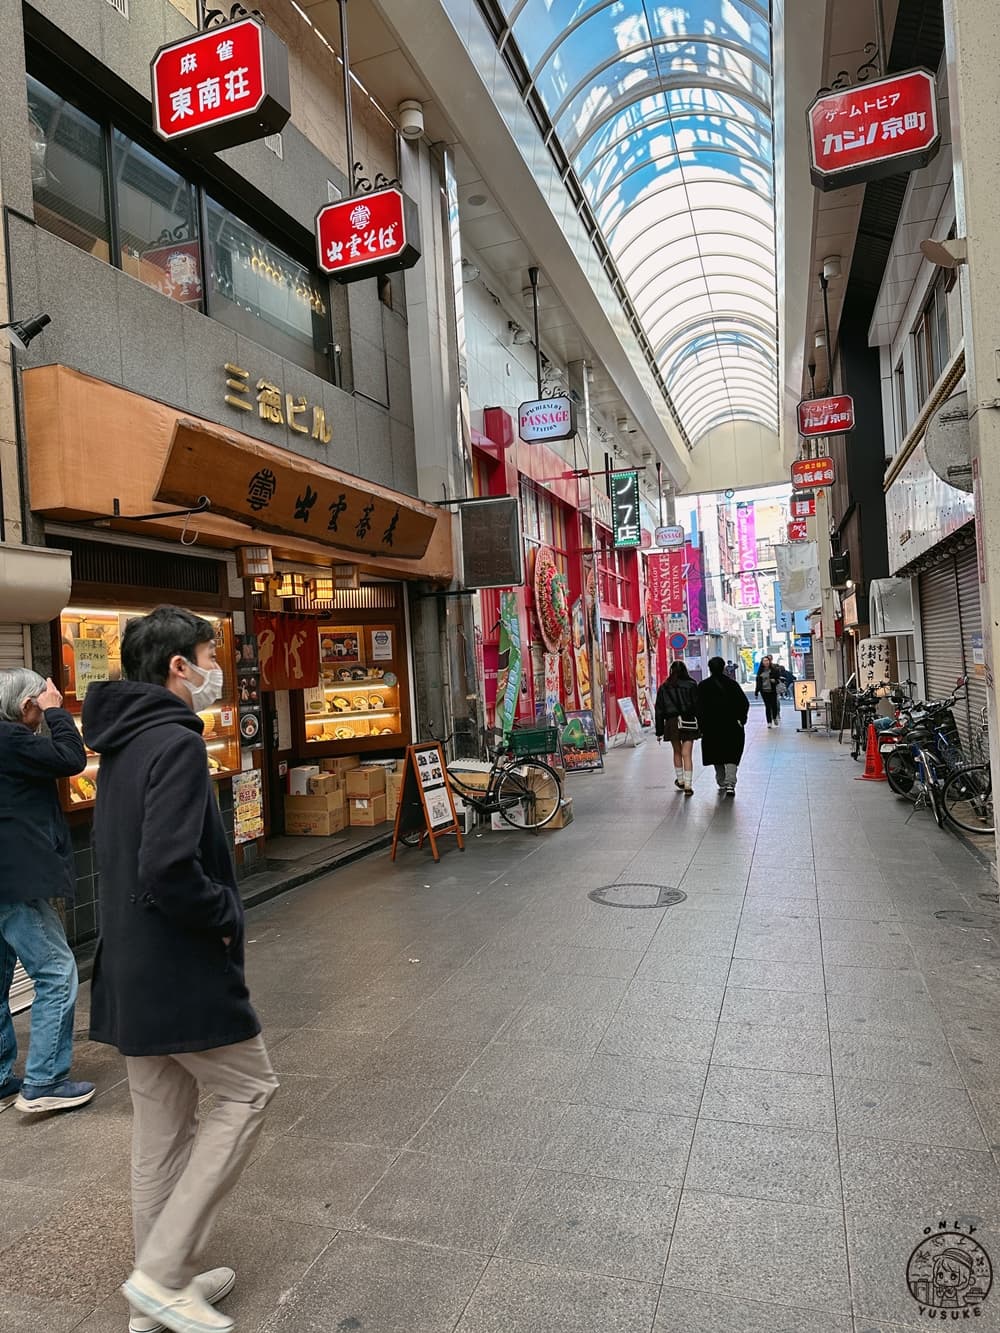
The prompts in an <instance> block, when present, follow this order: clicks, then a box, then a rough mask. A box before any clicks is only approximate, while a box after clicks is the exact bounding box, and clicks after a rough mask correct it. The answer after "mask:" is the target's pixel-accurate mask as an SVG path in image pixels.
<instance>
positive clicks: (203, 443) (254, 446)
mask: <svg viewBox="0 0 1000 1333" xmlns="http://www.w3.org/2000/svg"><path fill="white" fill-rule="evenodd" d="M201 495H207V496H208V498H209V501H210V505H211V509H212V512H213V513H217V514H224V515H226V516H227V517H229V518H234V519H236V520H238V521H239V522H241V523H247V524H249V525H250V526H252V527H254V528H257V529H261V530H263V531H265V532H279V533H288V534H290V535H292V536H295V537H305V538H308V539H309V540H310V541H315V542H320V543H322V544H323V545H327V546H337V547H341V548H343V549H344V550H348V551H358V552H360V553H362V554H366V555H370V556H380V555H383V556H394V557H395V558H397V559H404V560H419V559H421V558H422V557H423V556H424V554H425V552H426V551H427V548H428V546H429V545H430V541H431V538H432V536H433V535H434V531H435V528H436V527H437V523H438V519H439V517H440V515H439V514H438V513H437V512H436V511H435V510H433V509H432V508H431V507H430V506H429V505H425V504H423V503H422V502H421V501H419V500H411V499H409V498H408V497H405V496H396V495H393V494H392V493H391V492H386V491H385V490H383V489H382V488H381V487H375V486H372V487H366V486H365V484H364V483H363V482H361V481H360V480H359V479H358V478H356V477H348V476H346V475H345V474H343V473H340V472H336V471H335V470H334V469H333V468H329V467H326V466H325V465H324V464H322V463H315V462H313V461H312V460H310V459H299V458H297V457H296V456H295V455H294V454H289V453H286V452H285V451H284V450H280V449H274V448H271V446H269V445H266V444H258V443H256V442H254V441H250V440H248V439H246V437H236V438H234V437H233V436H232V435H230V434H228V433H223V432H222V431H219V432H215V431H213V430H210V429H207V428H206V427H205V425H204V424H203V423H201V422H197V421H192V420H190V419H187V418H181V419H180V420H179V421H178V422H177V424H176V425H175V427H174V432H173V437H172V439H171V442H170V450H169V452H168V454H167V458H166V462H165V463H164V466H163V472H162V474H161V476H160V480H159V483H158V485H157V488H156V491H155V493H154V498H155V499H156V500H158V501H162V502H164V503H168V504H180V505H185V504H194V503H195V502H196V501H197V499H198V497H199V496H201Z"/></svg>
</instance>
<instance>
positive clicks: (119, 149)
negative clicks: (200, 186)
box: [112, 130, 204, 310]
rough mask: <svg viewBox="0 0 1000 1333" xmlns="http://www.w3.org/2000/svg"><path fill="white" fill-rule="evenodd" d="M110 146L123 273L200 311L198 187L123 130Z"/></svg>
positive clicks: (201, 296) (201, 291)
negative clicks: (127, 135)
mask: <svg viewBox="0 0 1000 1333" xmlns="http://www.w3.org/2000/svg"><path fill="white" fill-rule="evenodd" d="M112 142H113V160H114V173H115V196H116V200H117V206H118V246H119V251H118V252H119V255H120V257H121V266H122V268H123V269H124V270H125V272H126V273H130V274H131V275H132V277H133V278H138V279H139V281H140V282H144V283H146V285H147V286H148V287H154V288H155V289H156V290H157V291H158V292H161V293H162V294H163V295H164V296H169V297H170V298H171V299H172V300H174V301H180V302H181V303H182V304H183V305H190V306H195V307H196V308H197V309H199V310H200V309H202V305H203V299H204V289H203V285H202V272H201V244H200V237H199V234H198V232H199V228H198V199H197V194H196V191H195V188H194V186H193V185H191V184H190V183H189V182H188V181H186V180H185V179H184V178H183V176H181V175H179V173H178V172H176V171H173V170H172V169H171V168H170V167H168V166H166V165H165V164H164V163H163V162H160V161H159V160H158V159H157V158H155V157H154V156H153V154H152V153H147V152H146V150H145V149H144V148H142V147H141V146H140V145H139V144H137V143H135V142H133V140H131V139H129V138H127V137H126V136H125V135H124V134H122V133H121V131H120V130H115V131H114V133H113V136H112Z"/></svg>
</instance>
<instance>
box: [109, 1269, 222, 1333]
mask: <svg viewBox="0 0 1000 1333" xmlns="http://www.w3.org/2000/svg"><path fill="white" fill-rule="evenodd" d="M215 1272H226V1273H230V1274H232V1278H233V1282H235V1281H236V1274H235V1273H233V1271H232V1269H216V1270H215ZM202 1276H204V1277H206V1278H207V1277H208V1276H209V1274H207V1273H206V1274H203V1275H202ZM198 1282H199V1279H197V1278H196V1279H195V1280H194V1281H193V1282H191V1283H189V1284H188V1286H186V1287H185V1288H184V1289H183V1290H182V1291H176V1290H174V1289H172V1288H170V1287H164V1286H163V1285H162V1284H161V1283H159V1282H154V1281H153V1279H152V1278H151V1277H147V1275H146V1274H145V1273H143V1272H140V1270H139V1269H138V1268H136V1269H134V1270H133V1273H132V1276H131V1277H130V1278H129V1280H128V1281H127V1282H126V1283H124V1285H123V1286H122V1295H123V1296H124V1297H125V1299H126V1300H127V1301H128V1303H129V1305H131V1307H132V1310H133V1314H132V1319H130V1320H129V1327H130V1328H134V1327H135V1324H134V1323H133V1322H132V1321H133V1320H134V1319H135V1317H136V1314H139V1315H145V1316H146V1317H147V1318H148V1319H150V1320H152V1321H153V1322H152V1325H151V1327H156V1328H165V1329H171V1330H172V1333H231V1330H232V1329H233V1328H235V1323H234V1321H233V1320H232V1319H230V1318H229V1316H228V1315H224V1314H220V1313H219V1312H218V1310H214V1309H213V1308H212V1306H211V1305H209V1303H208V1301H207V1300H206V1299H205V1296H204V1293H203V1292H202V1291H201V1290H200V1288H199V1285H198Z"/></svg>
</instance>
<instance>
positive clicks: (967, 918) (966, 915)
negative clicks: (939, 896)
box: [934, 908, 1000, 930]
mask: <svg viewBox="0 0 1000 1333" xmlns="http://www.w3.org/2000/svg"><path fill="white" fill-rule="evenodd" d="M934 915H935V916H936V917H937V919H938V920H939V921H947V922H948V923H949V925H953V926H972V927H973V928H975V929H977V930H995V929H996V928H997V926H1000V917H997V916H996V914H995V913H993V912H965V911H961V910H960V909H957V908H945V909H944V910H943V911H940V912H935V913H934Z"/></svg>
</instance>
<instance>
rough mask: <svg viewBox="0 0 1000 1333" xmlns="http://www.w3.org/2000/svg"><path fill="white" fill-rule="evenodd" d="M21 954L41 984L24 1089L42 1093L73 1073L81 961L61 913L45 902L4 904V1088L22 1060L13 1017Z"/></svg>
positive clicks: (0, 952) (0, 1033)
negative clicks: (13, 994) (17, 962)
mask: <svg viewBox="0 0 1000 1333" xmlns="http://www.w3.org/2000/svg"><path fill="white" fill-rule="evenodd" d="M15 955H16V956H17V957H18V958H20V960H21V962H22V964H23V966H24V970H25V972H27V974H28V976H29V977H30V978H31V979H32V981H33V982H34V983H35V1003H34V1005H33V1006H32V1009H31V1044H30V1046H29V1048H28V1061H27V1065H26V1067H25V1071H24V1086H25V1087H26V1088H30V1089H32V1090H34V1091H38V1090H39V1089H44V1088H49V1087H53V1086H54V1085H55V1084H57V1083H61V1082H62V1081H63V1079H65V1078H66V1076H67V1075H68V1074H69V1067H70V1064H71V1063H72V1060H73V1010H74V1006H75V1005H76V991H77V975H76V959H75V958H74V957H73V952H72V950H71V949H70V947H69V945H68V944H67V943H66V933H65V931H64V930H63V926H62V922H61V921H60V919H59V914H58V913H57V912H56V910H55V908H54V907H53V906H52V904H51V903H50V902H48V901H46V900H45V899H44V898H36V899H33V900H32V901H31V902H24V903H0V1085H2V1084H4V1083H5V1082H6V1081H7V1079H9V1078H10V1076H11V1074H12V1073H13V1071H14V1061H15V1059H16V1058H17V1038H16V1037H15V1035H14V1024H13V1021H12V1020H11V1016H10V985H11V982H12V981H13V979H14V958H15Z"/></svg>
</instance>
